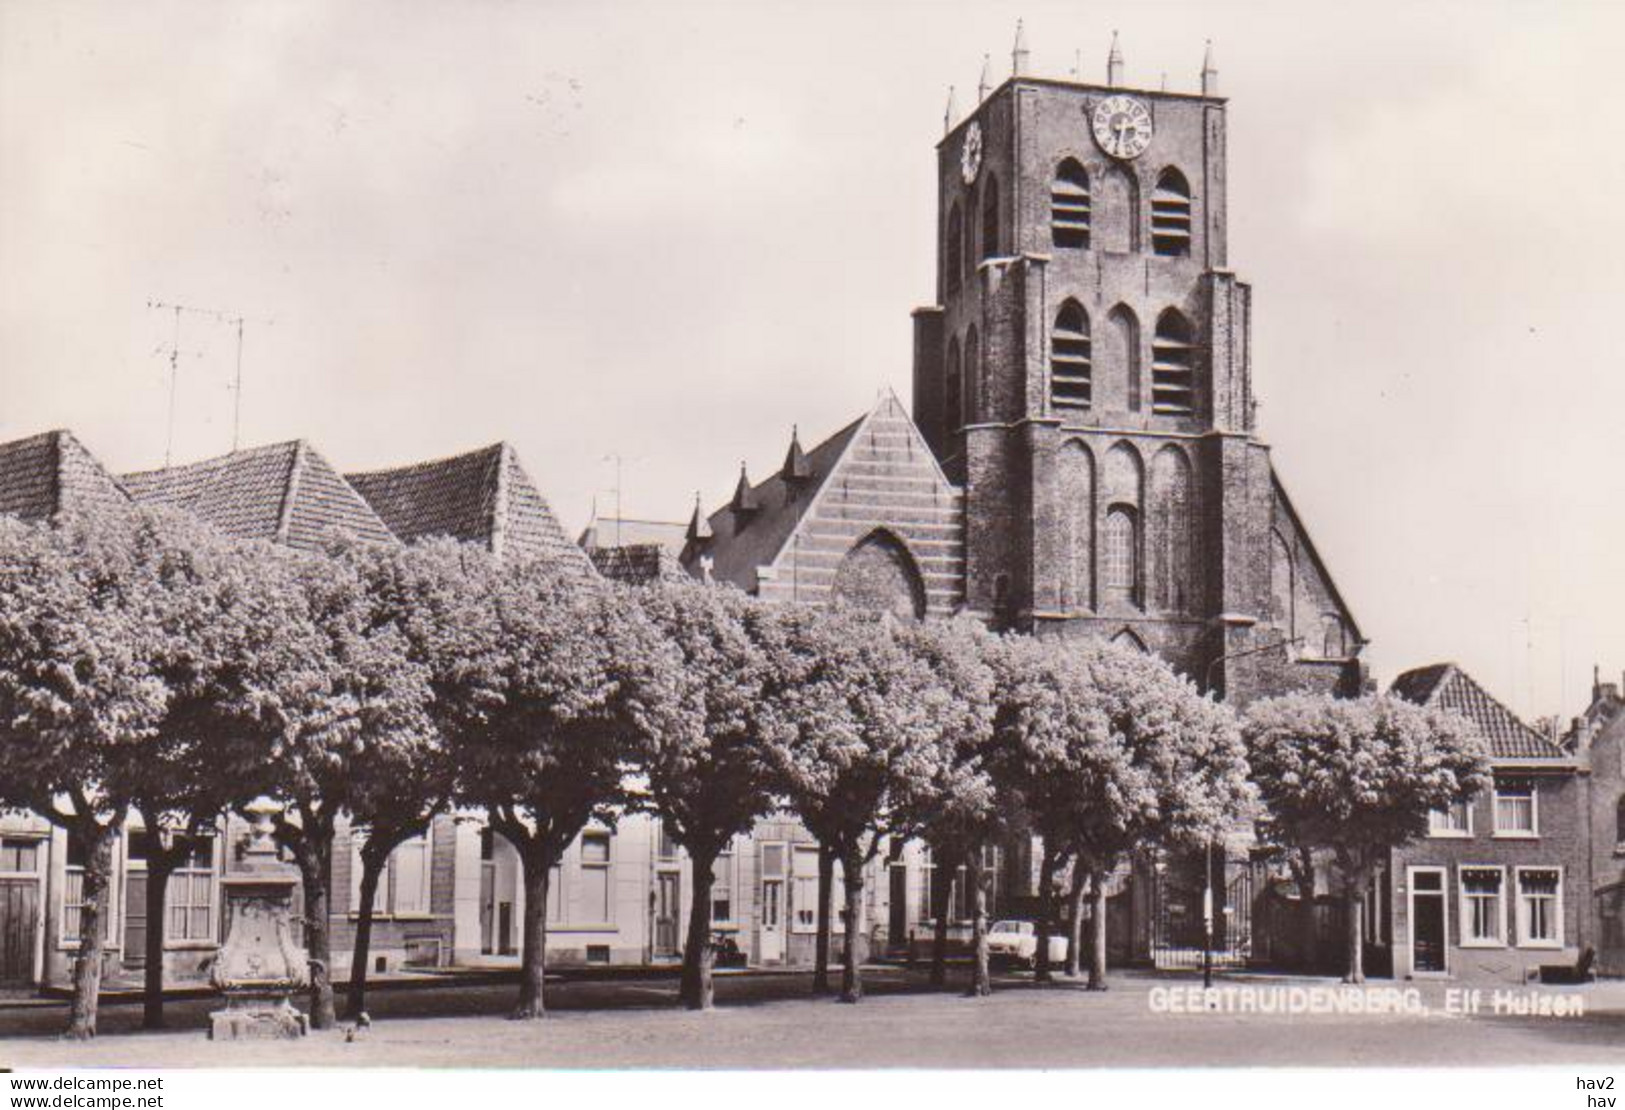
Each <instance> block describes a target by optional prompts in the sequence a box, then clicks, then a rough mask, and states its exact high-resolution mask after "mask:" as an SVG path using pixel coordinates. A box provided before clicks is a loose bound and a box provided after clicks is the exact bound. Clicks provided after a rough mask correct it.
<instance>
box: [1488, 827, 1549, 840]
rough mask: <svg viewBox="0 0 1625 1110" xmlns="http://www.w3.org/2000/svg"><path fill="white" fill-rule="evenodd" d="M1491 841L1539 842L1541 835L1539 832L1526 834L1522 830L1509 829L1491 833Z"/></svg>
mask: <svg viewBox="0 0 1625 1110" xmlns="http://www.w3.org/2000/svg"><path fill="white" fill-rule="evenodd" d="M1490 839H1491V840H1539V839H1540V833H1539V832H1524V831H1522V830H1517V829H1507V830H1501V829H1497V830H1496V831H1495V832H1492V833H1490Z"/></svg>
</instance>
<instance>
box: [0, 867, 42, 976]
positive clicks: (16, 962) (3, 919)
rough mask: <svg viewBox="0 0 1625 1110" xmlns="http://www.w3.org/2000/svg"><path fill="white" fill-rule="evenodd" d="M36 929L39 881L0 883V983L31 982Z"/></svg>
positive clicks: (20, 880)
mask: <svg viewBox="0 0 1625 1110" xmlns="http://www.w3.org/2000/svg"><path fill="white" fill-rule="evenodd" d="M38 928H39V880H38V879H0V983H5V984H19V983H29V982H32V981H33V978H34V935H35V933H36V932H37V931H38Z"/></svg>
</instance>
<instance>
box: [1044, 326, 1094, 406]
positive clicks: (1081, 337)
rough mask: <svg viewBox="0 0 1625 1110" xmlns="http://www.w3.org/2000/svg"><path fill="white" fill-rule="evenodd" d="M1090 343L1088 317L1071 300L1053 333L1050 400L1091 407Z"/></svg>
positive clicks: (1062, 403)
mask: <svg viewBox="0 0 1625 1110" xmlns="http://www.w3.org/2000/svg"><path fill="white" fill-rule="evenodd" d="M1090 354H1091V352H1090V345H1089V317H1088V315H1087V314H1086V313H1085V312H1084V311H1083V306H1081V305H1079V304H1078V302H1077V301H1073V300H1068V301H1067V302H1066V303H1065V304H1063V305H1062V306H1061V311H1060V312H1059V313H1057V314H1056V317H1055V329H1054V330H1053V331H1052V332H1051V333H1050V358H1049V372H1050V378H1049V388H1050V402H1051V403H1052V404H1055V405H1059V406H1063V407H1069V408H1088V407H1089V404H1090V402H1091V401H1092V400H1093V399H1094V395H1093V381H1092V377H1091V374H1092V367H1091V359H1090Z"/></svg>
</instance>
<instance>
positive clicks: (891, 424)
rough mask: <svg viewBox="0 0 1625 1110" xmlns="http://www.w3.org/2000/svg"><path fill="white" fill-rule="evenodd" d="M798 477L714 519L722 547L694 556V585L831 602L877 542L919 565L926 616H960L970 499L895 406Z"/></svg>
mask: <svg viewBox="0 0 1625 1110" xmlns="http://www.w3.org/2000/svg"><path fill="white" fill-rule="evenodd" d="M796 470H798V471H800V472H801V473H800V474H799V475H798V476H797V477H795V478H793V479H791V480H789V481H787V480H786V478H785V468H782V467H781V468H780V470H779V471H778V472H776V473H775V474H774V475H773V476H772V477H771V478H768V479H767V480H765V481H763V482H761V483H759V484H757V485H755V486H753V487H752V488H751V490H750V492H751V495H752V497H751V500H753V501H754V503H755V506H756V507H755V508H754V509H753V510H752V511H750V512H748V513H741V512H738V511H736V510H735V509H734V508H733V503H732V502H730V503H729V504H728V505H725V506H724V507H722V508H721V509H718V510H717V511H716V512H714V513H712V514H711V515H710V517H709V518H708V520H709V524H710V527H711V531H712V536H711V537H710V538H709V539H695V540H692V541H691V542H690V543H689V544H688V546H687V547H686V548H685V550H684V553H683V564H684V566H685V567H687V568H688V571H689V573H691V574H694V575H696V576H701V577H703V576H704V575H705V574H706V573H707V572H708V573H709V574H710V576H711V577H712V578H715V579H717V580H720V581H724V582H731V583H733V584H734V585H737V586H739V587H740V588H741V589H744V590H746V591H748V592H753V593H756V594H758V595H759V596H761V597H763V598H766V599H769V600H775V601H809V602H825V601H828V600H830V598H831V597H832V595H833V593H834V590H835V585H836V577H837V574H838V573H839V572H840V570H841V568H842V566H843V564H844V562H845V560H846V559H847V558H848V556H850V555H852V554H854V553H855V552H856V551H857V550H858V549H859V548H862V547H863V546H864V545H865V544H866V543H868V542H870V541H878V542H880V543H882V544H884V545H885V546H886V547H887V548H888V549H890V550H892V551H900V552H901V554H902V555H903V556H904V557H905V561H906V562H907V563H909V564H912V567H913V569H914V571H915V573H917V575H918V578H919V584H920V592H921V600H922V602H923V610H924V612H925V613H926V614H928V615H930V616H946V615H949V614H952V613H953V612H955V611H957V610H958V609H959V608H960V606H961V605H962V604H963V601H964V594H965V546H964V495H963V492H962V491H961V490H960V489H959V488H957V487H956V486H954V485H953V484H951V483H950V482H949V481H948V479H947V478H946V477H945V476H944V475H943V472H942V469H941V467H940V466H939V465H938V464H937V460H936V458H935V456H934V455H932V453H931V449H930V447H929V446H928V445H927V444H926V442H925V439H924V438H923V437H922V436H921V435H920V432H919V430H918V429H917V428H916V427H915V425H914V422H913V421H912V420H911V419H910V418H909V416H908V412H907V410H906V409H904V407H903V405H902V404H901V403H900V402H899V401H898V400H897V397H896V395H895V394H893V393H891V392H890V391H887V392H886V393H885V394H883V395H882V397H881V399H880V401H879V402H878V403H877V404H876V406H875V407H874V409H872V410H871V411H870V412H869V413H868V414H867V415H866V416H863V417H861V418H860V419H858V420H855V421H853V422H852V423H851V424H848V425H847V426H846V427H844V428H842V429H841V430H840V431H838V432H836V433H835V434H834V435H832V436H830V437H829V438H828V439H826V440H824V441H823V442H822V443H820V444H818V445H817V446H815V447H813V448H812V449H811V450H808V451H806V452H805V453H804V454H803V456H802V459H801V461H800V464H799V465H798V466H797V467H796Z"/></svg>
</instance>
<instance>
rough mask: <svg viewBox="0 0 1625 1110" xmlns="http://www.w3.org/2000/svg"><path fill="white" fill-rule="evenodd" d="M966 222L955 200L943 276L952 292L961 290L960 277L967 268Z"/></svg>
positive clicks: (949, 221) (950, 212)
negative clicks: (965, 251) (965, 248)
mask: <svg viewBox="0 0 1625 1110" xmlns="http://www.w3.org/2000/svg"><path fill="white" fill-rule="evenodd" d="M964 223H965V217H964V215H963V214H962V213H961V212H960V211H959V202H958V201H954V206H953V207H952V208H950V209H949V210H948V232H947V242H946V243H945V244H944V246H946V247H947V253H948V258H947V261H946V262H945V263H944V264H943V269H944V270H945V271H946V273H945V274H944V275H943V276H944V277H946V278H947V283H948V292H950V293H957V292H959V277H960V273H961V271H962V270H964V268H965V256H964V253H963V251H964V234H965V229H964Z"/></svg>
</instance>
